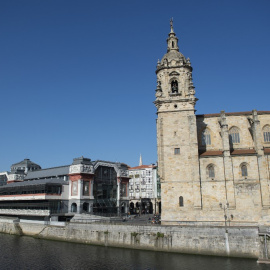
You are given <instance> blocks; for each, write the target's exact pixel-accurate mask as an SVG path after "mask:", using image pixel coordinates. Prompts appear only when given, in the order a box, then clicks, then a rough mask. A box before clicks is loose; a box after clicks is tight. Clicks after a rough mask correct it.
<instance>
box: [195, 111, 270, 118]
mask: <svg viewBox="0 0 270 270" xmlns="http://www.w3.org/2000/svg"><path fill="white" fill-rule="evenodd" d="M257 113H258V114H259V115H261V114H270V111H257ZM251 114H252V111H243V112H225V115H228V116H229V115H251ZM218 116H220V113H209V114H197V115H196V117H218Z"/></svg>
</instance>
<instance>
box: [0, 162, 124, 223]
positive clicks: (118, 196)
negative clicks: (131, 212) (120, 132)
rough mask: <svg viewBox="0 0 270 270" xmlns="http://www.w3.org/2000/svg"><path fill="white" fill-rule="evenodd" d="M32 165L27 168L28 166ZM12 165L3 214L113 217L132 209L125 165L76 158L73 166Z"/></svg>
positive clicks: (1, 196)
mask: <svg viewBox="0 0 270 270" xmlns="http://www.w3.org/2000/svg"><path fill="white" fill-rule="evenodd" d="M26 163H27V164H28V165H29V164H31V166H32V167H31V166H30V167H29V166H28V167H27V166H25V164H26ZM15 165H16V166H14V164H13V165H12V166H11V172H10V173H9V174H8V176H7V178H8V180H7V183H8V184H7V185H5V186H1V187H0V214H1V215H9V216H10V215H11V216H18V217H20V218H37V219H44V218H47V219H48V218H51V219H52V218H53V219H54V220H58V219H59V218H60V219H65V217H72V216H74V215H75V214H80V213H86V214H93V215H103V216H114V215H121V214H126V213H127V212H128V207H129V198H128V180H129V177H128V167H127V165H126V164H124V163H118V162H117V163H116V162H108V161H102V160H97V161H91V160H90V159H89V158H84V157H80V158H75V159H74V160H73V163H72V164H71V165H67V166H60V167H53V168H47V169H41V167H40V166H39V165H37V164H35V163H33V162H31V161H30V160H24V161H22V162H19V163H16V164H15Z"/></svg>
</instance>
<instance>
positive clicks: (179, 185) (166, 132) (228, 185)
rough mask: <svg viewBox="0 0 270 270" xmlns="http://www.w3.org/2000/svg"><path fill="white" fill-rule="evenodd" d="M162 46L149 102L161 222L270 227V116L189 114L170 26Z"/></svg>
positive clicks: (190, 89) (183, 63) (188, 81)
mask: <svg viewBox="0 0 270 270" xmlns="http://www.w3.org/2000/svg"><path fill="white" fill-rule="evenodd" d="M167 44H168V46H167V53H166V54H165V55H164V56H163V58H162V60H161V61H158V63H157V69H156V74H157V89H156V100H155V102H154V103H155V106H156V108H157V146H158V173H159V176H160V180H161V192H162V194H161V198H162V216H161V220H162V224H205V225H209V224H212V225H215V224H216V225H224V224H225V225H227V226H228V225H258V224H259V225H262V224H265V225H266V224H268V225H270V198H269V195H270V192H269V184H270V173H269V167H270V157H269V155H270V111H256V110H253V111H250V112H249V111H247V112H235V113H226V112H224V111H221V112H220V113H215V114H203V115H196V114H195V104H196V102H197V100H198V99H197V98H196V96H195V90H194V89H195V87H194V85H193V82H192V67H191V63H190V59H189V58H185V56H184V55H183V54H182V53H181V52H179V47H178V38H177V37H176V34H175V32H174V29H173V24H172V21H171V31H170V33H169V37H168V39H167Z"/></svg>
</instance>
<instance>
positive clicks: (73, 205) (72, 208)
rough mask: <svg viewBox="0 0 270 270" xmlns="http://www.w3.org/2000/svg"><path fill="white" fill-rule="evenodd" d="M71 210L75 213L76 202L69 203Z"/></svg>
mask: <svg viewBox="0 0 270 270" xmlns="http://www.w3.org/2000/svg"><path fill="white" fill-rule="evenodd" d="M71 212H72V213H77V204H76V203H73V204H72V205H71Z"/></svg>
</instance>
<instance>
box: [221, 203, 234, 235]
mask: <svg viewBox="0 0 270 270" xmlns="http://www.w3.org/2000/svg"><path fill="white" fill-rule="evenodd" d="M219 206H220V208H221V209H223V211H224V220H225V230H226V232H227V220H228V222H229V226H230V221H231V220H232V219H233V215H231V216H230V217H229V218H228V216H227V210H228V209H229V203H228V202H227V203H226V204H224V205H223V206H222V203H219Z"/></svg>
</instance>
